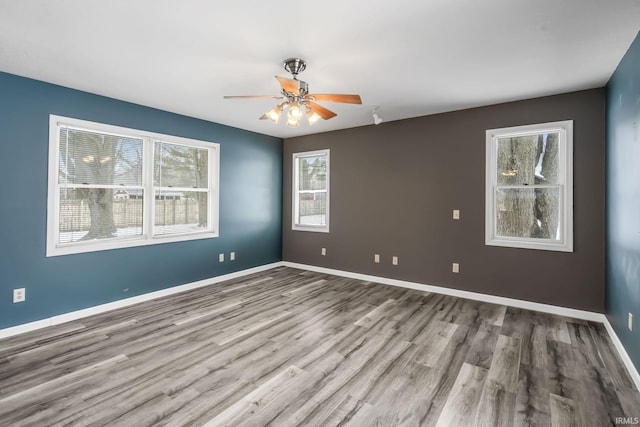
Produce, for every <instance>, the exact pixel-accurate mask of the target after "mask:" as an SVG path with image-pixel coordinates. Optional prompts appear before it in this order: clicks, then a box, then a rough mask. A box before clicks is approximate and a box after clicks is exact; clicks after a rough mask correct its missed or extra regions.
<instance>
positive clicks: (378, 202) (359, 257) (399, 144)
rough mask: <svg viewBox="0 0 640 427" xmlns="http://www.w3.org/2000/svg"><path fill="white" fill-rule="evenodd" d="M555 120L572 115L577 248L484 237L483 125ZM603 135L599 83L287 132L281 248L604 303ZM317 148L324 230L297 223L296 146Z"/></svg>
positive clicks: (498, 291) (540, 297)
mask: <svg viewBox="0 0 640 427" xmlns="http://www.w3.org/2000/svg"><path fill="white" fill-rule="evenodd" d="M337 120H339V117H338V118H337ZM559 120H573V121H574V157H573V158H574V221H573V222H574V252H573V253H563V252H552V251H540V250H532V249H512V248H501V247H494V246H485V244H484V237H485V236H484V227H485V221H484V217H485V213H484V209H485V131H486V130H487V129H493V128H501V127H508V126H517V125H527V124H533V123H544V122H551V121H559ZM604 139H605V90H604V89H593V90H587V91H581V92H575V93H569V94H563V95H557V96H550V97H544V98H536V99H530V100H525V101H518V102H511V103H507V104H500V105H493V106H488V107H481V108H474V109H470V110H464V111H456V112H451V113H444V114H437V115H432V116H425V117H419V118H415V119H409V120H402V121H397V122H389V123H383V124H381V125H378V126H366V127H361V128H354V129H347V130H342V131H336V132H328V133H324V134H316V135H310V136H304V137H298V138H291V139H286V140H285V141H284V153H283V155H284V179H283V185H284V187H283V188H284V192H283V194H284V195H285V197H284V205H283V259H284V260H285V261H291V262H298V263H304V264H310V265H316V266H322V267H328V268H334V269H339V270H346V271H351V272H358V273H365V274H371V275H375V276H383V277H389V278H395V279H402V280H409V281H414V282H419V283H425V284H431V285H437V286H443V287H448V288H455V289H462V290H468V291H473V292H481V293H485V294H491V295H499V296H505V297H511V298H518V299H524V300H529V301H535V302H541V303H547V304H554V305H559V306H565V307H571V308H577V309H584V310H591V311H597V312H602V311H603V310H604V149H605V144H604ZM323 148H329V149H331V193H330V194H331V195H330V197H331V223H330V228H331V232H330V233H328V234H327V233H313V232H304V231H292V230H291V196H290V195H291V168H292V153H293V152H298V151H308V150H314V149H323ZM453 209H460V210H461V215H460V216H461V219H460V220H458V221H456V220H453V219H452V210H453ZM322 247H326V248H327V255H326V256H321V255H320V250H321V248H322ZM374 253H379V254H380V255H381V263H380V264H374V262H373V254H374ZM393 255H395V256H398V257H399V265H398V266H393V265H391V257H392V256H393ZM452 262H458V263H460V273H459V274H454V273H452V272H451V263H452Z"/></svg>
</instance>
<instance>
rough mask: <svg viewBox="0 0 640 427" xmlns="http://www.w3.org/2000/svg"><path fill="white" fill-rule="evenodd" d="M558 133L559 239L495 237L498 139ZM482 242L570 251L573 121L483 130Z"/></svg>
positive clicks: (571, 242) (524, 247) (571, 232)
mask: <svg viewBox="0 0 640 427" xmlns="http://www.w3.org/2000/svg"><path fill="white" fill-rule="evenodd" d="M545 132H559V134H560V137H559V141H558V142H559V144H558V157H559V163H560V167H561V173H560V174H559V184H560V199H561V203H560V218H559V224H560V237H561V238H560V240H559V241H555V240H551V239H533V238H521V237H503V236H496V216H495V215H496V198H495V194H496V186H497V178H496V177H497V140H498V138H505V137H507V138H508V137H515V136H522V135H530V134H535V133H545ZM485 245H487V246H502V247H510V248H523V249H537V250H548V251H560V252H573V120H564V121H557V122H549V123H539V124H533V125H525V126H512V127H506V128H500V129H489V130H487V131H486V160H485Z"/></svg>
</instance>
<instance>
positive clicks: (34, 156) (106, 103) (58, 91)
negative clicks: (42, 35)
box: [0, 73, 282, 329]
mask: <svg viewBox="0 0 640 427" xmlns="http://www.w3.org/2000/svg"><path fill="white" fill-rule="evenodd" d="M0 94H2V95H1V96H0V150H1V151H0V152H1V153H2V154H0V162H1V163H2V166H1V167H0V182H2V185H0V329H5V328H9V327H12V326H14V325H21V324H26V323H30V322H34V321H38V320H42V319H48V318H51V317H54V316H59V315H62V314H64V313H69V312H73V311H77V310H82V309H85V308H88V307H94V306H98V305H102V304H107V303H111V302H114V301H118V300H123V299H127V298H131V297H135V296H137V295H143V294H148V293H151V292H155V291H159V290H162V289H167V288H171V287H174V286H177V285H181V284H184V283H191V282H197V281H199V280H204V279H209V278H211V277H217V276H221V275H225V274H229V273H232V272H236V271H242V270H246V269H248V268H252V267H255V266H260V265H264V264H269V263H273V262H277V261H280V260H281V256H282V237H281V236H282V225H281V223H282V140H281V139H279V138H274V137H270V136H266V135H261V134H257V133H254V132H249V131H245V130H241V129H237V128H232V127H229V126H224V125H221V124H217V123H212V122H208V121H205V120H199V119H195V118H192V117H186V116H181V115H178V114H174V113H170V112H166V111H161V110H157V109H154V108H150V107H145V106H141V105H136V104H132V103H128V102H123V101H119V100H116V99H111V98H106V97H103V96H99V95H95V94H91V93H87V92H82V91H78V90H73V89H69V88H65V87H61V86H57V85H53V84H49V83H45V82H41V81H36V80H32V79H27V78H24V77H19V76H15V75H11V74H7V73H0ZM50 114H54V115H60V116H65V117H72V118H77V119H82V120H88V121H93V122H98V123H104V124H109V125H114V126H121V127H127V128H132V129H140V130H144V131H148V132H154V133H161V134H167V135H174V136H179V137H184V138H191V139H197V140H202V141H211V142H215V143H218V144H220V199H219V205H220V223H219V237H217V238H211V239H202V240H192V241H186V242H176V243H164V244H157V245H150V246H141V247H133V248H126V249H114V250H105V251H98V252H91V253H83V254H74V255H63V256H56V257H49V258H47V257H46V255H45V253H46V224H47V177H48V171H47V158H48V148H49V115H50ZM230 252H235V255H236V259H235V260H234V261H229V253H230ZM221 253H224V254H225V255H226V256H225V262H222V263H220V262H218V255H219V254H221ZM17 288H25V289H26V300H25V301H24V302H21V303H13V289H17Z"/></svg>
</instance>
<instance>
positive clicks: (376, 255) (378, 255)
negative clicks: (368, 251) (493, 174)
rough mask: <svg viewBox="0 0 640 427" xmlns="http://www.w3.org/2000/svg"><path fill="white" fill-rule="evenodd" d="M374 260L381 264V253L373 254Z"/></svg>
mask: <svg viewBox="0 0 640 427" xmlns="http://www.w3.org/2000/svg"><path fill="white" fill-rule="evenodd" d="M373 262H375V263H376V264H380V254H374V255H373Z"/></svg>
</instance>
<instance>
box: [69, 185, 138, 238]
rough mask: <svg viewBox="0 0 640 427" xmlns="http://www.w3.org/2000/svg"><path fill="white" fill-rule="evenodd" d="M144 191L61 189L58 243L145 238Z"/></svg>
mask: <svg viewBox="0 0 640 427" xmlns="http://www.w3.org/2000/svg"><path fill="white" fill-rule="evenodd" d="M142 209H143V199H142V190H129V191H127V190H125V189H118V190H113V189H111V188H75V189H74V188H61V189H60V215H59V222H58V224H59V227H60V233H59V235H58V243H71V242H80V241H87V240H96V239H112V238H116V237H132V236H141V235H142V215H143V211H142Z"/></svg>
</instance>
